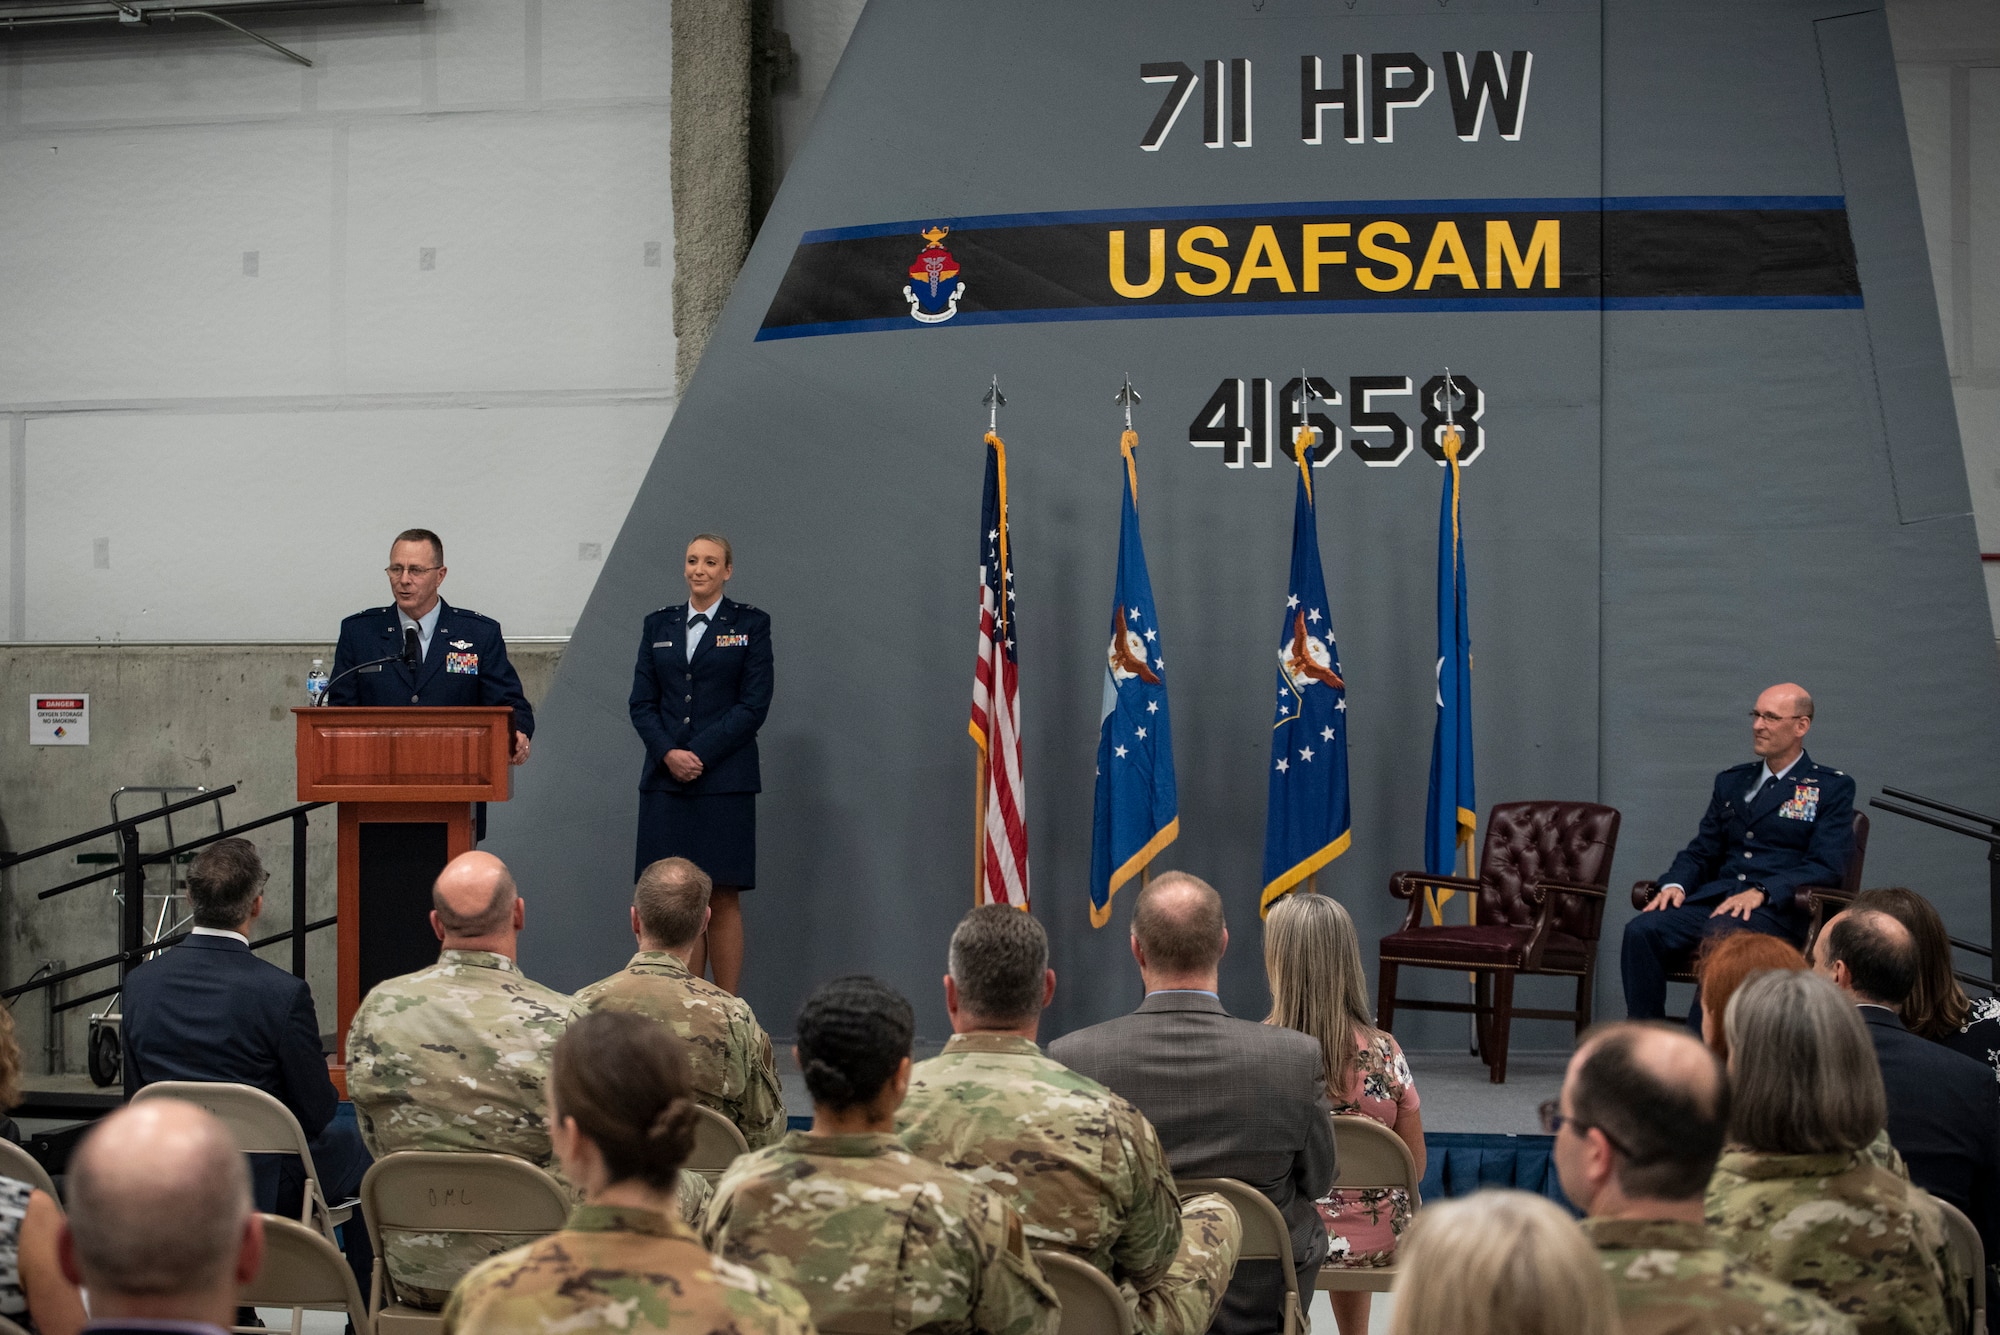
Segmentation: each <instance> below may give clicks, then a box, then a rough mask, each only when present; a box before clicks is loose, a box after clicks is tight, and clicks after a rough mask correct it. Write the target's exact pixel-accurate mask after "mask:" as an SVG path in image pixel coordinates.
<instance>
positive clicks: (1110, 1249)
mask: <svg viewBox="0 0 2000 1335" xmlns="http://www.w3.org/2000/svg"><path fill="white" fill-rule="evenodd" d="M896 1129H897V1131H898V1132H899V1133H900V1134H901V1137H902V1141H903V1143H904V1144H905V1145H907V1146H908V1147H909V1149H910V1152H911V1153H912V1154H916V1155H918V1156H920V1157H922V1158H925V1159H929V1160H931V1161H932V1162H934V1163H941V1164H943V1165H944V1166H945V1167H947V1168H956V1169H958V1170H959V1171H960V1172H961V1173H964V1174H965V1175H966V1176H967V1177H970V1178H971V1179H972V1180H973V1181H975V1182H983V1183H985V1184H986V1185H988V1186H990V1187H992V1188H994V1189H995V1190H996V1191H998V1192H1000V1193H1001V1194H1002V1195H1003V1196H1005V1197H1006V1198H1007V1199H1008V1201H1009V1202H1011V1203H1012V1204H1013V1206H1014V1208H1015V1209H1017V1210H1019V1211H1020V1212H1021V1218H1022V1220H1023V1221H1024V1222H1025V1223H1026V1224H1027V1228H1028V1240H1029V1241H1030V1242H1031V1243H1032V1244H1033V1245H1035V1246H1037V1247H1049V1248H1053V1249H1055V1250H1057V1251H1064V1252H1068V1253H1069V1254H1070V1255H1071V1256H1074V1257H1076V1258H1077V1259H1078V1260H1081V1261H1088V1262H1089V1263H1090V1264H1092V1265H1094V1266H1096V1267H1097V1268H1098V1269H1099V1270H1102V1271H1103V1272H1104V1273H1105V1274H1106V1275H1108V1276H1110V1277H1111V1279H1112V1280H1113V1281H1114V1282H1116V1283H1117V1285H1118V1287H1119V1291H1120V1292H1121V1293H1122V1294H1124V1296H1125V1303H1126V1306H1127V1307H1128V1308H1130V1309H1131V1311H1132V1316H1133V1322H1134V1328H1135V1330H1136V1331H1137V1332H1138V1335H1202V1332H1203V1331H1205V1330H1207V1329H1208V1325H1209V1322H1210V1321H1212V1320H1213V1319H1214V1317H1215V1310H1216V1308H1217V1307H1218V1306H1219V1305H1220V1304H1221V1302H1222V1291H1223V1290H1224V1289H1226V1288H1228V1287H1229V1276H1230V1275H1231V1273H1233V1272H1234V1271H1235V1269H1236V1254H1237V1252H1238V1251H1239V1250H1240V1249H1241V1247H1242V1242H1243V1225H1242V1222H1241V1221H1240V1220H1239V1219H1237V1217H1236V1210H1235V1207H1234V1206H1232V1205H1230V1204H1229V1202H1228V1201H1225V1200H1223V1199H1222V1198H1221V1197H1220V1196H1215V1195H1201V1196H1196V1197H1194V1198H1193V1199H1191V1200H1190V1201H1189V1202H1188V1203H1187V1204H1186V1205H1183V1204H1181V1202H1180V1199H1179V1197H1178V1195H1177V1194H1176V1193H1175V1191H1174V1175H1173V1170H1171V1169H1170V1168H1168V1167H1167V1156H1166V1152H1165V1151H1164V1150H1162V1149H1161V1148H1160V1139H1159V1136H1158V1135H1156V1134H1155V1133H1154V1131H1153V1125H1152V1123H1150V1122H1148V1121H1147V1120H1146V1119H1145V1117H1144V1115H1142V1114H1141V1113H1140V1112H1139V1110H1138V1109H1137V1108H1135V1107H1133V1106H1132V1105H1131V1104H1130V1103H1128V1102H1126V1101H1125V1100H1124V1099H1122V1098H1120V1097H1119V1096H1118V1095H1116V1094H1114V1093H1112V1092H1111V1091H1110V1090H1108V1089H1106V1088H1105V1087H1104V1086H1103V1085H1100V1084H1098V1083H1097V1082H1096V1081H1095V1080H1092V1079H1090V1078H1089V1077H1088V1076H1084V1075H1079V1074H1077V1073H1076V1072H1075V1071H1072V1070H1070V1069H1069V1067H1067V1066H1064V1065H1063V1064H1062V1063H1061V1062H1058V1061H1054V1060H1051V1059H1050V1058H1048V1057H1045V1056H1043V1055H1042V1050H1041V1049H1040V1048H1038V1047H1036V1046H1035V1044H1034V1043H1032V1042H1030V1041H1029V1040H1027V1039H1025V1038H1016V1037H1014V1036H1012V1035H1008V1034H960V1035H958V1036H956V1037H954V1038H953V1039H952V1040H951V1041H950V1042H949V1043H946V1044H945V1046H944V1051H943V1052H942V1053H940V1054H939V1055H938V1056H936V1057H933V1058H932V1059H931V1060H929V1061H927V1062H923V1063H920V1064H919V1065H918V1066H917V1068H916V1069H915V1070H914V1071H913V1072H912V1073H911V1076H910V1096H909V1098H908V1099H907V1100H905V1101H904V1103H903V1108H902V1111H901V1112H900V1113H898V1114H897V1118H896Z"/></svg>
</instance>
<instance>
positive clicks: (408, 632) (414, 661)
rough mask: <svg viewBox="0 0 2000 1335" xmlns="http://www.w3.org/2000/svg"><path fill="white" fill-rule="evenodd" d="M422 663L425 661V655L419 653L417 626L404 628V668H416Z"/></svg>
mask: <svg viewBox="0 0 2000 1335" xmlns="http://www.w3.org/2000/svg"><path fill="white" fill-rule="evenodd" d="M422 661H423V655H422V654H420V653H419V652H418V651H417V628H416V627H415V626H405V627H403V664H404V666H405V667H416V666H417V665H418V664H419V663H421V662H422Z"/></svg>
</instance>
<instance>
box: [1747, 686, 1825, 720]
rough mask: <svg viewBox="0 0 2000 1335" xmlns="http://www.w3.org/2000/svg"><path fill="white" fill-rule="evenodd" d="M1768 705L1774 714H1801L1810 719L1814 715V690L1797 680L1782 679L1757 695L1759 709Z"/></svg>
mask: <svg viewBox="0 0 2000 1335" xmlns="http://www.w3.org/2000/svg"><path fill="white" fill-rule="evenodd" d="M1767 706H1768V707H1770V709H1771V712H1772V713H1774V714H1800V715H1803V716H1804V717H1806V718H1808V719H1809V718H1811V717H1812V716H1813V698H1812V692H1811V691H1808V690H1807V689H1806V688H1805V687H1803V686H1801V685H1799V684H1798V683H1797V682H1795V681H1781V682H1779V683H1778V684H1777V685H1776V686H1767V687H1765V688H1764V693H1763V694H1762V695H1760V696H1758V697H1757V707H1758V708H1759V709H1762V708H1765V707H1767Z"/></svg>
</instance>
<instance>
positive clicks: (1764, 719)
mask: <svg viewBox="0 0 2000 1335" xmlns="http://www.w3.org/2000/svg"><path fill="white" fill-rule="evenodd" d="M1750 717H1751V719H1752V720H1754V721H1756V722H1759V723H1783V722H1785V721H1786V720H1788V719H1795V718H1804V717H1806V716H1805V715H1804V714H1767V713H1765V712H1764V711H1763V710H1761V709H1753V710H1751V711H1750Z"/></svg>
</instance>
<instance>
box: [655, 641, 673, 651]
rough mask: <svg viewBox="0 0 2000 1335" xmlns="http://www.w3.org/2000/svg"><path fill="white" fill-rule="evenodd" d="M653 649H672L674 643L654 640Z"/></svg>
mask: <svg viewBox="0 0 2000 1335" xmlns="http://www.w3.org/2000/svg"><path fill="white" fill-rule="evenodd" d="M653 647H654V648H655V649H671V648H673V647H674V642H673V641H672V640H654V641H653Z"/></svg>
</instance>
